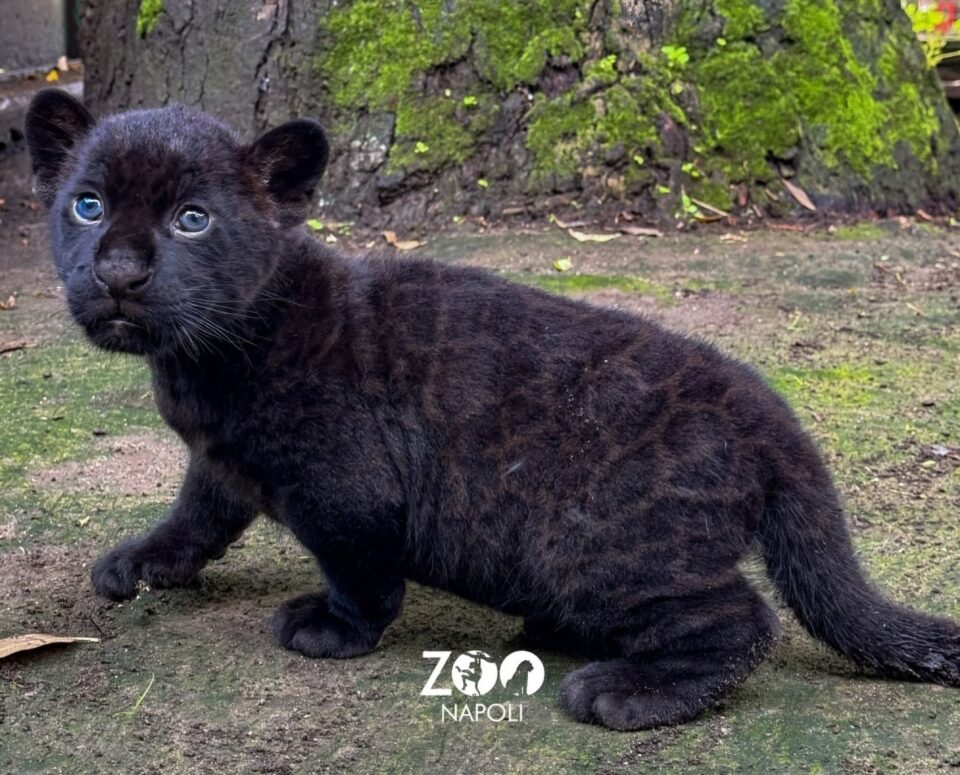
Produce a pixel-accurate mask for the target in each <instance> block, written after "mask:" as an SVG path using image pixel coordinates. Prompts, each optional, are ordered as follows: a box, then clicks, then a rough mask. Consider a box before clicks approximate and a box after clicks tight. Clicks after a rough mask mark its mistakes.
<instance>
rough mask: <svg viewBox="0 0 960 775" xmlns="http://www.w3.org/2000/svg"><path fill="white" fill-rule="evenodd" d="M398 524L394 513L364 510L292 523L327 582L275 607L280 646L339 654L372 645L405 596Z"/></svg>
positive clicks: (325, 654)
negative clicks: (372, 513) (358, 514)
mask: <svg viewBox="0 0 960 775" xmlns="http://www.w3.org/2000/svg"><path fill="white" fill-rule="evenodd" d="M308 513H309V512H308ZM313 513H317V512H313ZM320 513H323V512H320ZM340 513H341V514H342V512H340ZM348 513H349V512H348ZM397 525H398V518H397V517H395V516H394V515H393V514H384V513H382V512H380V513H379V514H378V516H377V517H375V518H371V516H370V514H369V513H367V514H365V516H363V517H360V518H350V517H349V516H341V517H339V518H337V519H329V518H325V517H321V518H319V519H316V520H315V519H313V518H311V517H307V518H305V519H304V521H302V522H300V521H299V520H297V521H295V522H293V523H290V527H291V529H292V530H293V532H294V534H295V535H296V536H297V538H298V539H299V540H300V541H301V542H302V543H303V544H304V545H305V546H306V547H307V548H308V549H309V550H310V551H312V552H313V553H314V555H316V557H317V560H318V562H319V563H320V567H321V569H322V570H323V573H324V575H325V576H326V579H327V588H326V590H324V591H323V592H320V593H311V594H307V595H301V596H300V597H296V598H294V599H293V600H288V601H287V602H286V603H284V604H283V605H282V606H280V608H279V609H277V612H276V614H275V615H274V617H273V633H274V635H275V636H276V638H277V640H278V641H279V643H280V645H281V646H283V647H284V648H288V649H292V650H293V651H299V652H300V653H301V654H303V655H304V656H308V657H338V658H346V657H357V656H361V655H363V654H369V653H370V652H371V651H373V650H374V649H375V648H376V646H377V644H378V643H379V642H380V637H381V636H382V635H383V631H384V630H385V629H386V628H387V626H388V625H389V624H390V623H391V622H392V621H393V620H394V619H396V617H397V615H398V614H399V613H400V606H401V604H402V602H403V595H404V590H405V585H404V579H403V576H402V574H401V573H400V571H399V566H400V553H401V551H402V548H401V539H400V537H399V531H398V530H397Z"/></svg>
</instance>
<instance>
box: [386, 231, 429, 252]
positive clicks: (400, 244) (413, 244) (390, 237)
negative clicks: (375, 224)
mask: <svg viewBox="0 0 960 775" xmlns="http://www.w3.org/2000/svg"><path fill="white" fill-rule="evenodd" d="M383 238H384V239H385V240H386V241H387V244H388V245H392V246H393V247H395V248H396V249H397V250H414V249H416V248H420V247H423V246H424V245H426V244H427V243H425V242H420V241H419V240H415V239H408V240H402V239H397V233H396V232H395V231H385V232H384V233H383Z"/></svg>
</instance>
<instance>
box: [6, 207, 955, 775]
mask: <svg viewBox="0 0 960 775" xmlns="http://www.w3.org/2000/svg"><path fill="white" fill-rule="evenodd" d="M0 245H2V247H0V297H2V298H3V299H6V298H7V297H8V295H9V294H11V293H14V294H16V307H15V308H14V309H12V310H6V311H0V350H6V352H5V353H4V354H2V355H0V396H2V399H0V400H2V405H0V491H2V493H3V496H2V498H0V503H2V505H0V637H2V636H5V635H11V634H15V633H20V632H27V631H46V632H54V633H62V634H76V635H92V636H97V637H100V638H101V639H102V640H101V642H100V643H99V644H86V645H82V646H76V647H69V648H59V649H48V650H45V651H38V652H33V653H29V654H24V655H20V656H15V657H12V658H8V659H6V660H3V661H0V771H2V772H18V773H31V772H37V773H40V772H43V773H48V772H64V773H66V772H70V773H72V772H137V773H141V772H142V773H154V772H156V773H161V772H162V773H206V772H210V773H222V772H237V773H248V772H249V773H287V772H290V773H293V772H304V773H306V772H374V771H376V772H397V773H407V772H416V773H419V772H444V773H448V772H449V773H456V772H465V773H466V772H469V773H473V772H523V773H531V772H532V773H536V772H542V773H556V772H645V771H655V770H664V771H676V772H681V771H682V772H745V773H771V772H825V773H834V772H856V773H860V772H910V773H917V772H932V771H937V770H941V769H947V768H949V767H957V766H960V691H955V690H954V691H951V690H946V689H941V688H937V687H930V686H918V685H910V684H904V683H893V682H885V681H880V680H876V679H874V678H871V677H869V676H864V675H858V674H857V673H856V671H855V670H853V669H852V668H851V667H850V666H849V665H847V664H845V663H843V662H842V661H840V660H839V659H836V658H834V657H832V656H831V655H830V654H828V653H827V652H826V651H824V650H823V649H822V648H821V647H820V646H818V645H817V644H815V643H813V642H812V641H811V640H809V639H808V638H807V637H806V636H805V635H804V634H803V633H801V632H800V631H799V629H798V628H797V626H796V625H795V624H794V623H793V620H792V618H791V616H790V615H789V614H788V613H786V612H785V611H784V612H782V615H783V618H784V621H785V623H786V636H785V638H784V641H783V643H782V645H781V646H780V647H779V648H778V650H777V651H776V653H775V655H774V657H773V658H772V659H771V660H770V661H769V662H768V663H766V664H765V665H764V666H763V667H761V669H760V670H759V671H758V672H757V673H756V674H755V675H754V676H753V677H752V678H751V679H750V680H749V681H748V682H747V684H746V685H745V686H744V687H743V688H742V689H741V690H740V691H739V692H737V693H736V694H735V695H734V696H732V697H731V698H729V699H728V700H727V702H726V703H725V704H724V705H723V706H722V707H720V708H718V709H717V710H716V711H714V712H712V713H710V714H709V715H707V716H705V717H703V718H701V719H700V720H698V721H696V722H694V723H691V724H688V725H686V726H684V727H682V728H678V729H663V730H656V731H652V732H643V733H636V734H616V733H612V732H608V731H605V730H601V729H596V728H591V727H587V726H583V725H578V724H575V723H572V722H571V721H569V720H567V719H566V718H565V717H563V715H562V714H561V713H560V712H559V711H558V709H557V707H556V696H557V688H558V685H559V682H560V680H561V678H562V676H563V674H564V673H565V672H566V671H567V670H569V669H570V668H571V667H573V666H575V665H576V664H577V663H576V661H575V660H572V659H570V658H568V657H565V656H561V655H556V654H549V653H543V654H541V656H542V657H543V659H544V662H545V664H546V671H547V680H546V684H545V686H544V687H543V689H542V690H541V691H540V692H538V693H537V694H536V695H535V696H533V697H529V698H526V699H525V701H524V703H523V704H524V715H523V721H522V722H518V723H508V722H503V723H492V722H489V721H481V722H478V723H469V722H466V721H464V722H461V723H450V722H446V723H441V719H440V704H441V702H442V700H439V699H437V698H430V697H427V698H421V697H420V696H419V693H420V689H421V688H422V686H423V684H424V682H425V681H426V679H427V677H428V676H429V674H430V672H431V669H432V666H433V663H432V662H431V661H426V660H424V659H423V658H422V652H423V651H425V650H450V651H452V652H454V653H459V652H463V651H466V650H469V649H474V648H481V649H483V650H485V651H487V652H489V653H490V654H491V655H492V656H494V657H495V658H497V657H502V656H504V655H505V654H507V653H509V652H511V651H513V650H515V649H516V648H518V647H519V645H520V644H521V642H522V641H520V640H519V622H518V621H517V620H515V619H512V618H510V617H506V616H502V615H499V614H496V613H493V612H491V611H487V610H484V609H482V608H479V607H477V606H473V605H470V604H468V603H465V602H462V601H460V600H457V599H455V598H453V597H451V596H449V595H445V594H441V593H437V592H435V591H431V590H427V589H423V588H416V587H415V588H413V589H412V590H411V592H410V595H409V598H408V601H407V604H406V608H405V611H404V614H403V616H402V618H401V619H400V620H399V622H398V623H397V624H396V625H395V626H393V627H392V628H391V629H390V630H389V631H388V633H387V634H386V636H385V638H384V641H383V644H382V645H381V647H380V649H379V650H378V651H377V652H376V653H375V654H373V655H371V656H368V657H365V658H361V659H355V660H350V661H345V662H334V661H310V660H307V659H303V658H301V657H299V656H297V655H294V654H292V653H290V652H285V651H282V650H280V649H279V648H277V647H276V646H275V645H274V643H273V642H272V640H271V638H270V636H269V634H268V632H267V629H266V621H267V618H268V617H269V615H270V613H271V611H272V609H273V608H274V607H275V606H276V605H277V604H279V603H280V602H281V601H283V600H284V599H285V598H287V597H290V596H292V595H295V594H299V593H301V592H304V591H308V590H311V589H313V588H315V587H316V586H317V585H318V584H320V583H321V582H320V579H319V577H318V574H317V572H316V571H315V569H314V567H313V565H312V563H311V561H310V559H309V558H308V557H307V556H306V553H305V552H304V551H303V550H302V549H301V548H300V547H299V546H297V545H296V544H295V543H294V542H293V541H292V540H291V539H289V538H288V537H286V536H285V535H283V534H282V533H281V532H279V531H278V530H276V529H274V528H271V527H270V526H268V525H264V524H261V525H259V526H257V527H256V528H255V529H254V530H252V531H251V532H250V533H249V534H248V535H246V536H245V537H244V539H243V540H242V541H241V542H240V543H238V544H237V545H236V546H234V547H233V548H232V549H231V550H230V551H229V553H228V554H227V556H226V557H225V558H224V559H223V560H221V561H218V562H216V563H214V564H212V565H211V566H210V567H209V568H208V569H207V571H205V573H204V574H203V577H202V579H201V580H200V582H199V583H198V584H197V585H196V586H195V587H194V588H192V589H188V590H177V591H163V592H161V591H145V592H143V593H142V594H141V596H140V597H139V598H138V599H137V600H135V601H133V602H131V603H129V604H126V605H109V604H106V603H104V602H102V601H99V600H97V599H95V598H94V597H93V595H92V593H91V590H90V585H89V582H88V572H89V566H90V563H91V561H92V560H93V558H94V557H95V556H96V555H97V554H98V553H99V552H101V551H103V550H104V549H106V548H108V547H109V546H111V545H112V544H113V543H115V542H116V541H117V540H118V538H120V537H121V536H126V535H130V534H133V533H136V532H138V531H139V530H141V529H142V528H143V527H144V526H145V525H147V524H149V523H151V522H153V521H154V520H156V519H157V518H159V517H160V516H161V514H162V513H163V511H164V508H165V504H167V503H168V502H169V500H170V498H171V497H172V494H173V492H174V491H175V488H176V483H177V479H178V477H179V468H180V465H181V461H182V451H181V450H180V448H179V445H178V443H177V441H176V440H175V439H174V438H173V437H172V436H171V434H170V433H169V432H168V431H166V430H165V429H164V428H163V427H162V425H161V423H160V422H159V420H158V418H157V417H156V415H155V412H154V410H153V407H152V401H151V396H150V389H149V382H148V378H147V374H146V372H145V370H144V368H143V367H142V366H141V365H140V364H139V363H137V362H136V361H134V360H130V359H125V358H111V357H108V356H105V355H103V354H100V353H94V352H93V351H92V350H91V349H90V348H89V347H88V346H87V345H86V344H85V343H84V342H82V341H81V339H80V338H79V337H78V336H77V335H76V334H75V333H74V332H73V331H72V330H71V329H70V327H69V325H68V323H67V321H66V319H65V316H64V315H63V313H62V311H61V302H60V300H59V289H58V285H57V281H56V278H55V276H54V274H53V272H52V271H50V269H49V268H48V266H47V261H46V256H45V251H46V244H45V239H44V236H43V227H42V224H40V222H39V214H38V213H37V212H36V211H35V210H33V209H31V207H30V206H29V204H26V203H25V200H20V199H13V200H10V199H8V201H7V202H6V203H5V205H3V206H2V207H0ZM425 252H426V253H427V254H428V255H431V256H433V257H434V258H437V259H438V260H442V261H449V262H459V263H469V264H474V265H480V266H486V267H489V268H491V269H493V270H495V271H499V272H503V273H505V274H507V275H508V276H510V277H511V278H512V279H514V280H516V281H518V282H524V283H531V284H534V285H539V286H542V287H545V288H547V289H549V290H551V291H553V292H556V293H564V294H571V295H575V296H580V297H583V298H587V299H590V300H593V301H595V302H596V303H599V304H606V305H612V306H618V307H623V308H626V309H630V310H634V311H637V312H641V313H644V314H649V315H652V316H654V317H657V318H660V319H661V320H663V321H664V322H666V323H667V325H670V326H672V327H675V328H681V329H685V330H688V331H690V332H692V333H695V334H698V335H701V336H706V337H707V338H709V339H711V340H712V341H714V342H715V343H716V344H717V345H718V346H719V347H720V348H721V349H723V350H725V351H727V352H730V353H733V354H736V355H739V356H742V357H744V358H746V359H748V360H749V361H751V362H752V363H754V364H755V365H756V366H757V367H758V368H759V369H760V370H761V371H762V372H763V373H764V374H765V375H766V376H767V378H768V379H769V380H770V381H771V382H772V383H773V384H774V385H775V386H776V387H777V388H778V389H780V390H781V391H782V392H784V393H785V394H786V395H787V396H788V397H789V398H790V399H791V401H792V402H793V404H794V406H795V407H796V409H797V411H798V413H799V414H800V416H801V417H802V419H803V421H804V423H805V425H806V426H807V427H808V428H809V429H810V430H811V431H812V432H813V433H814V435H815V436H816V437H817V439H818V440H819V442H820V444H821V446H822V447H823V449H824V450H825V452H826V453H827V455H828V457H829V459H830V462H831V465H832V467H833V470H834V472H835V474H836V477H837V479H838V481H839V483H840V486H841V489H842V490H843V491H844V493H845V494H846V496H847V503H848V507H849V512H850V515H851V521H852V523H853V525H854V530H855V533H856V538H857V543H858V546H859V548H860V550H861V553H862V556H863V561H864V563H865V564H866V565H867V566H868V567H869V569H870V571H871V573H872V575H873V576H874V577H875V578H876V579H877V581H878V583H880V584H881V585H882V586H883V587H885V588H886V589H888V590H890V591H891V593H892V594H893V595H894V596H895V597H897V598H899V599H900V600H903V601H905V602H909V603H912V604H915V605H917V606H920V607H923V608H925V609H928V610H930V611H935V612H939V613H943V614H949V615H952V616H955V617H960V570H958V567H960V563H958V559H960V543H958V538H960V520H958V515H957V511H958V506H960V474H958V470H960V451H958V447H960V398H958V393H957V383H958V376H960V331H958V312H957V311H958V294H960V233H955V232H953V231H948V230H945V229H940V228H936V227H932V226H928V225H926V224H912V223H909V224H906V223H905V224H901V223H897V222H891V223H884V224H880V225H875V224H868V225H865V226H859V227H853V228H850V227H847V228H844V229H840V230H837V231H835V232H834V233H828V232H826V231H817V232H814V233H810V234H806V235H801V234H796V233H791V232H775V231H770V232H756V233H748V234H745V235H739V234H735V235H724V234H723V233H722V232H719V231H718V232H712V233H710V234H707V235H701V236H696V235H685V236H670V237H667V238H663V239H659V240H654V239H648V240H643V239H638V238H633V237H622V238H620V239H619V240H616V241H614V242H612V243H608V244H604V245H589V244H581V243H577V242H574V241H573V240H571V239H570V238H569V237H568V236H567V235H566V234H565V233H564V232H562V231H560V230H556V229H555V230H547V231H544V230H534V231H530V232H529V233H524V232H523V231H522V230H519V229H518V230H516V231H514V232H513V233H492V234H485V235H479V234H473V233H469V232H461V233H451V234H449V235H445V236H440V237H437V238H436V239H435V240H433V241H432V242H431V243H430V244H428V245H427V246H426V248H425ZM560 258H569V259H570V261H571V262H572V265H573V268H572V269H571V270H569V271H567V272H563V273H560V272H556V271H554V269H553V268H552V265H553V263H554V261H556V260H557V259H560ZM396 260H398V261H400V260H403V258H402V257H399V256H398V257H397V259H396ZM753 576H754V577H755V578H757V579H758V583H759V584H760V585H761V586H762V585H763V584H764V582H763V581H762V572H761V571H760V570H759V568H757V569H753ZM148 688H149V691H147V689H148ZM145 692H146V693H145ZM454 699H455V698H454ZM486 699H487V701H488V702H489V701H494V700H497V699H501V700H502V699H504V698H503V697H498V696H497V695H496V694H494V695H491V696H490V697H488V698H486Z"/></svg>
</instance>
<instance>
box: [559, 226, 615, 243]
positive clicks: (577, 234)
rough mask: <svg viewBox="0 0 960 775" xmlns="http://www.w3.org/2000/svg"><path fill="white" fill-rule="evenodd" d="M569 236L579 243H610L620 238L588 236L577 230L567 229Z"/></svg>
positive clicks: (605, 235)
mask: <svg viewBox="0 0 960 775" xmlns="http://www.w3.org/2000/svg"><path fill="white" fill-rule="evenodd" d="M567 234H569V235H570V236H571V237H573V238H574V239H575V240H576V241H577V242H609V241H610V240H615V239H617V237H619V236H620V234H619V233H617V234H587V233H586V232H583V231H577V230H576V229H567Z"/></svg>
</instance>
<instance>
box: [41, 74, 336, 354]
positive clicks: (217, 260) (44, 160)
mask: <svg viewBox="0 0 960 775" xmlns="http://www.w3.org/2000/svg"><path fill="white" fill-rule="evenodd" d="M26 135H27V141H28V143H29V146H30V156H31V160H32V162H33V172H34V180H35V189H36V192H37V195H38V196H39V197H40V199H41V200H42V201H43V203H44V204H45V205H46V206H47V207H48V208H50V212H51V218H52V234H53V252H54V258H55V260H56V264H57V269H58V270H59V272H60V277H61V278H62V280H63V282H64V285H65V287H66V291H67V300H68V303H69V305H70V311H71V312H72V314H73V316H74V318H75V319H76V320H77V322H78V323H79V324H80V325H81V326H83V328H84V329H85V330H86V332H87V334H88V335H89V336H90V338H91V339H92V340H93V342H94V343H95V344H97V345H99V346H101V347H103V348H106V349H108V350H119V351H124V352H134V353H143V354H149V353H159V352H163V351H166V350H169V349H172V348H176V347H181V348H185V349H187V350H188V351H194V352H197V351H199V350H202V349H204V348H205V347H209V346H214V345H215V340H217V339H218V338H229V333H230V330H231V325H232V324H233V323H235V322H237V321H239V320H241V319H243V318H244V317H246V310H247V307H248V305H249V303H250V302H251V301H252V299H253V298H254V297H255V296H256V294H257V292H258V291H259V290H261V289H262V287H263V286H264V284H265V283H266V282H267V280H268V279H269V277H270V276H271V274H272V273H273V271H274V270H275V268H276V264H277V259H278V255H277V254H278V247H279V245H280V243H281V242H282V241H283V233H284V232H285V231H287V230H289V229H291V228H294V227H296V226H298V225H299V224H300V223H301V222H302V221H303V220H304V218H305V217H306V214H307V211H308V206H309V203H310V198H311V195H312V193H313V189H314V187H315V186H316V185H317V183H318V181H319V179H320V176H321V175H322V174H323V169H324V167H325V165H326V161H327V141H326V138H325V137H324V134H323V130H322V129H321V128H320V126H319V125H318V124H316V123H315V122H313V121H309V120H306V119H299V120H296V121H291V122H289V123H287V124H284V125H282V126H280V127H277V128H276V129H274V130H272V131H270V132H268V133H267V134H265V135H263V136H262V137H261V138H260V139H259V140H257V141H256V142H255V143H253V144H252V145H244V144H242V143H240V142H239V141H238V140H237V137H236V136H235V135H234V133H233V132H232V131H231V130H230V129H229V128H227V127H226V126H225V125H224V124H222V123H220V122H219V121H217V120H216V119H214V118H211V117H210V116H207V115H205V114H203V113H200V112H198V111H194V110H190V109H188V108H185V107H182V106H173V107H167V108H159V109H156V110H136V111H130V112H128V113H121V114H118V115H115V116H110V117H109V118H106V119H104V120H102V121H100V122H97V121H95V120H94V119H93V117H92V116H91V115H90V114H89V113H88V112H87V111H86V109H85V108H84V107H83V105H81V104H80V103H79V102H77V101H76V100H75V99H74V98H73V97H71V96H70V95H68V94H67V93H65V92H62V91H57V90H55V89H50V90H46V91H43V92H41V93H40V94H38V95H37V96H36V97H35V98H34V100H33V103H32V104H31V105H30V110H29V112H28V114H27V120H26Z"/></svg>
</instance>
